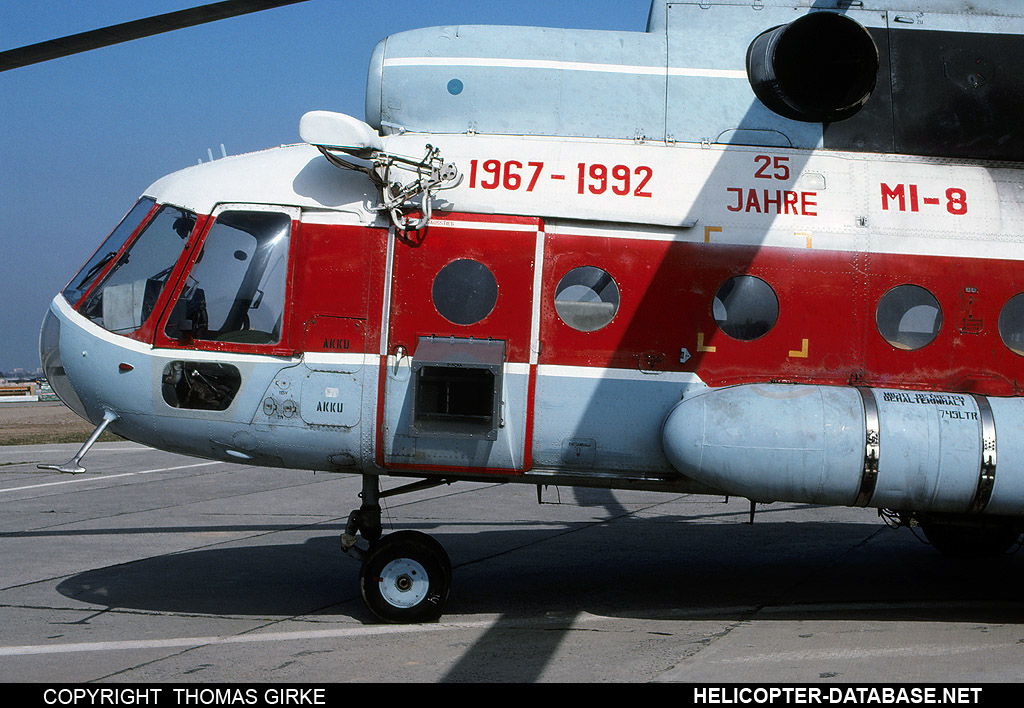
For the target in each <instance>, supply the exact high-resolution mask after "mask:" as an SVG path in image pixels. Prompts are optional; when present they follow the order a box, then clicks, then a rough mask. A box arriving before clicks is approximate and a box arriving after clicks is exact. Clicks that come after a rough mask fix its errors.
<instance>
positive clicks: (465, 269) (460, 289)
mask: <svg viewBox="0 0 1024 708" xmlns="http://www.w3.org/2000/svg"><path fill="white" fill-rule="evenodd" d="M431 297H432V298H433V301H434V309H436V310H437V312H438V314H440V315H441V316H442V317H444V318H445V319H446V320H448V321H449V322H452V323H454V324H459V325H471V324H476V323H477V322H479V321H480V320H482V319H484V318H485V317H487V315H489V314H491V310H493V309H494V305H495V304H496V303H497V302H498V281H496V280H495V279H494V274H493V273H492V272H491V271H490V269H489V268H488V267H487V266H485V265H484V264H483V263H480V262H479V261H474V260H472V259H470V258H463V259H461V260H457V261H452V262H451V263H449V264H448V265H446V266H445V267H444V268H442V269H441V270H440V271H438V273H437V275H436V276H435V277H434V285H433V288H432V290H431Z"/></svg>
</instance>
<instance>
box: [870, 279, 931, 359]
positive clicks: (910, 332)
mask: <svg viewBox="0 0 1024 708" xmlns="http://www.w3.org/2000/svg"><path fill="white" fill-rule="evenodd" d="M875 324H876V325H877V326H878V332H879V334H881V335H882V337H883V338H884V339H885V341H887V342H889V344H891V345H892V346H894V347H896V348H897V349H904V350H912V349H920V348H921V347H923V346H925V345H927V344H931V342H932V341H933V340H934V339H935V337H936V336H938V334H939V330H940V329H942V308H941V307H939V301H938V300H936V299H935V296H934V295H932V294H931V293H930V292H928V291H927V290H925V289H924V288H922V287H921V286H919V285H897V286H896V287H895V288H893V289H892V290H890V291H889V292H887V293H886V294H885V295H883V296H882V299H881V300H879V301H878V309H877V310H875Z"/></svg>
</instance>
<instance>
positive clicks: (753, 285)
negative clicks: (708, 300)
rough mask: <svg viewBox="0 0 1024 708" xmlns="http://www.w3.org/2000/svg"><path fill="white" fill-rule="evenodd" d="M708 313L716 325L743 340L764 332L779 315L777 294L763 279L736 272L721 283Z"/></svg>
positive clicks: (752, 338)
mask: <svg viewBox="0 0 1024 708" xmlns="http://www.w3.org/2000/svg"><path fill="white" fill-rule="evenodd" d="M711 313H712V315H713V316H714V318H715V322H717V323H718V326H719V328H720V329H721V330H722V331H723V332H725V333H726V334H727V335H729V336H730V337H732V338H733V339H738V340H740V341H743V342H749V341H753V340H755V339H757V338H759V337H762V336H764V335H765V334H767V333H768V332H769V330H771V328H772V327H774V326H775V323H776V322H777V321H778V319H779V298H778V297H777V296H776V295H775V291H774V290H772V286H770V285H769V284H768V283H766V282H765V281H763V280H761V279H760V278H756V277H754V276H752V275H738V276H736V277H735V278H729V280H727V281H725V282H724V283H722V286H721V287H720V288H718V292H717V293H715V299H714V302H712V304H711Z"/></svg>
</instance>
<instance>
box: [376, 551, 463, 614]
mask: <svg viewBox="0 0 1024 708" xmlns="http://www.w3.org/2000/svg"><path fill="white" fill-rule="evenodd" d="M451 583H452V566H451V561H449V559H448V554H447V553H446V552H445V550H444V548H443V547H442V546H441V544H440V543H438V542H437V541H435V540H434V539H433V538H431V537H430V536H428V535H426V534H424V533H420V532H419V531H398V532H396V533H393V534H389V535H387V536H384V537H383V538H381V539H380V540H379V541H377V542H376V543H374V544H373V545H371V546H370V550H369V551H368V552H367V554H366V558H365V560H364V561H363V565H362V568H361V569H360V571H359V591H360V593H361V594H362V596H363V602H365V603H366V606H367V607H368V608H369V609H370V611H371V612H373V614H375V615H376V616H377V617H379V618H380V619H382V620H384V621H385V622H394V623H409V622H433V621H436V620H437V619H438V618H439V617H440V616H441V612H442V611H443V610H444V604H445V601H446V600H447V599H448V590H449V588H450V587H451Z"/></svg>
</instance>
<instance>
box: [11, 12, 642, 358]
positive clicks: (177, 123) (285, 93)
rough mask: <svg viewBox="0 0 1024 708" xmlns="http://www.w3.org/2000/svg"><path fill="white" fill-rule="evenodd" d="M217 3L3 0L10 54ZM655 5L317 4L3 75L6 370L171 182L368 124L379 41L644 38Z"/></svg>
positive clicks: (32, 353)
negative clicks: (323, 122)
mask: <svg viewBox="0 0 1024 708" xmlns="http://www.w3.org/2000/svg"><path fill="white" fill-rule="evenodd" d="M207 1H208V0H192V1H189V0H144V1H143V0H90V1H89V2H82V1H81V0H30V1H29V2H25V1H24V0H0V51H2V50H6V49H14V48H16V47H21V46H24V45H27V44H32V43H35V42H41V41H45V40H48V39H54V38H57V37H63V36H66V35H69V34H74V33H76V32H84V31H87V30H92V29H98V28H100V27H106V26H108V25H112V24H117V23H120V22H127V21H130V20H135V19H140V18H143V17H149V16H152V15H157V14H161V13H165V12H173V11H175V10H182V9H185V8H189V7H196V6H199V5H203V4H206V2H207ZM649 7H650V3H649V2H648V1H647V0H617V1H613V0H556V1H555V2H552V0H514V1H512V2H509V1H508V0H478V1H476V2H469V1H464V2H459V1H457V0H447V1H441V0H421V1H416V0H388V1H387V2H379V1H377V0H358V1H354V2H350V1H349V0H309V1H308V2H305V3H301V4H298V5H292V6H287V7H283V8H278V9H275V10H269V11H266V12H263V13H258V14H255V15H249V16H243V17H237V18H233V19H228V20H222V21H220V22H215V23H212V24H208V25H204V26H200V27H193V28H189V29H185V30H180V31H178V32H173V33H170V34H164V35H159V36H155V37H149V38H145V39H140V40H136V41H133V42H128V43H125V44H120V45H117V46H113V47H106V48H103V49H97V50H95V51H92V52H88V53H85V54H79V55H75V56H71V57H65V58H63V59H57V60H54V61H51V62H47V63H44V64H37V65H34V66H28V67H23V68H20V69H13V70H10V71H6V72H2V73H0V116H2V120H0V371H6V370H9V369H12V368H15V367H22V368H26V369H35V368H36V367H37V366H38V363H39V359H38V351H37V341H38V332H39V325H40V323H41V322H42V319H43V315H44V314H45V311H46V307H47V304H48V303H49V301H50V300H51V299H52V298H53V296H54V294H56V293H57V291H59V290H60V289H61V288H62V287H63V286H64V284H65V283H66V282H67V281H68V280H69V279H70V278H71V276H72V275H74V273H75V272H76V271H77V270H78V268H79V267H80V266H81V265H82V264H83V263H84V262H85V260H86V259H87V258H88V257H89V255H90V254H91V253H92V252H93V251H94V250H95V249H96V247H97V246H99V244H100V242H101V241H102V240H103V238H105V237H106V235H107V233H108V232H109V231H110V230H111V229H112V228H113V226H114V225H115V224H116V223H117V221H118V220H119V219H120V218H121V216H123V215H124V213H125V211H127V209H128V208H129V207H130V206H131V204H132V203H133V202H134V201H135V200H136V199H137V198H138V196H139V195H140V194H141V193H142V192H143V191H144V190H145V189H146V187H148V186H149V185H150V184H151V183H153V182H154V181H156V180H157V179H158V178H160V177H162V176H163V175H165V174H168V173H170V172H174V171H175V170H178V169H181V168H183V167H187V166H189V165H194V164H196V162H197V161H198V160H200V159H202V160H203V161H206V159H207V150H208V149H212V150H213V154H214V155H215V156H219V155H220V145H221V144H223V145H224V146H225V148H226V150H227V152H228V154H238V153H243V152H250V151H253V150H259V149H263V148H267V147H273V146H275V145H281V144H287V143H294V142H298V140H299V137H298V126H299V118H300V117H301V116H302V114H303V113H305V112H306V111H309V110H315V109H325V110H333V111H339V112H342V113H348V114H350V115H354V116H357V117H359V118H362V117H363V113H364V109H363V100H364V91H365V87H366V69H367V64H368V61H369V58H370V52H371V51H372V49H373V47H374V45H376V43H377V42H378V41H379V40H380V39H383V38H384V37H385V36H387V35H389V34H394V33H396V32H401V31H404V30H408V29H414V28H417V27H428V26H432V25H450V24H498V25H539V26H547V27H573V28H581V29H621V30H633V31H643V30H644V27H645V25H646V22H647V13H648V10H649Z"/></svg>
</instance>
